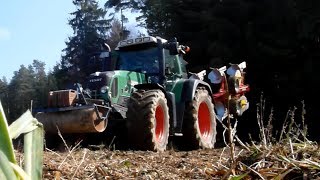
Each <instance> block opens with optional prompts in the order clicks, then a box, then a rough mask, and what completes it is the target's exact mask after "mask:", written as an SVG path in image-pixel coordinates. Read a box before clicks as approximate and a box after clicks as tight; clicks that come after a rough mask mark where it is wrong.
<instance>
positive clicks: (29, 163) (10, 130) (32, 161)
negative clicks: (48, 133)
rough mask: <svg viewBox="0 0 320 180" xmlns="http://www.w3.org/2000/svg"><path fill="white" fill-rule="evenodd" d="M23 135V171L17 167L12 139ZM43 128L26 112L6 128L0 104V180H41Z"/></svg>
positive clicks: (6, 124) (5, 120)
mask: <svg viewBox="0 0 320 180" xmlns="http://www.w3.org/2000/svg"><path fill="white" fill-rule="evenodd" d="M21 134H24V156H25V160H24V170H23V169H22V168H21V167H20V166H18V164H17V161H16V158H15V153H14V148H13V142H12V139H15V138H17V137H19V136H20V135H21ZM43 137H44V133H43V126H42V124H41V123H39V122H38V121H37V119H35V118H34V117H33V116H32V114H31V112H30V111H29V110H28V111H26V112H25V113H24V114H23V115H22V116H21V117H20V118H18V119H17V120H16V121H14V122H13V123H12V124H11V125H10V126H8V123H7V119H6V116H5V114H4V111H3V108H2V105H1V102H0V179H26V180H28V179H35V180H37V179H41V178H42V162H43Z"/></svg>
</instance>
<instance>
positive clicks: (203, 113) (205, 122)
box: [198, 102, 211, 141]
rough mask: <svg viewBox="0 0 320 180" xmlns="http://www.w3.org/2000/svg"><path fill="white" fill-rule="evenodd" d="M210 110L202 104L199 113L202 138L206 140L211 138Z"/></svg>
mask: <svg viewBox="0 0 320 180" xmlns="http://www.w3.org/2000/svg"><path fill="white" fill-rule="evenodd" d="M210 119H211V117H210V110H209V108H208V105H207V104H206V103H205V102H202V103H201V104H200V106H199V111H198V123H199V129H200V134H201V137H202V138H204V139H205V140H207V141H208V140H210V138H211V121H210Z"/></svg>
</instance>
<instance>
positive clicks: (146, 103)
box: [127, 90, 169, 151]
mask: <svg viewBox="0 0 320 180" xmlns="http://www.w3.org/2000/svg"><path fill="white" fill-rule="evenodd" d="M168 112H169V110H168V106H167V100H166V98H165V95H164V93H163V92H162V91H161V90H138V91H137V92H133V93H132V95H131V97H130V100H129V102H128V111H127V118H128V120H127V128H128V140H129V144H130V145H131V147H133V148H134V149H138V150H152V151H164V150H166V147H167V144H168V137H169V113H168Z"/></svg>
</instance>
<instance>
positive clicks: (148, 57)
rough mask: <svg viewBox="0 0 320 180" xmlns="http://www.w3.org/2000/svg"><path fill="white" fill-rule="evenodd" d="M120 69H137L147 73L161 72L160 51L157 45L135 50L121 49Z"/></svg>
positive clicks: (118, 66)
mask: <svg viewBox="0 0 320 180" xmlns="http://www.w3.org/2000/svg"><path fill="white" fill-rule="evenodd" d="M117 69H118V70H127V71H135V72H141V73H147V74H155V73H159V51H158V48H157V47H150V48H148V49H142V50H134V51H128V50H126V51H121V50H120V51H119V52H118V61H117Z"/></svg>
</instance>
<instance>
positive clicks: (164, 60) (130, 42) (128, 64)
mask: <svg viewBox="0 0 320 180" xmlns="http://www.w3.org/2000/svg"><path fill="white" fill-rule="evenodd" d="M183 48H185V47H184V46H179V44H178V42H177V41H176V40H175V39H174V40H172V41H167V40H165V39H162V38H160V37H151V36H150V37H140V38H133V39H127V40H123V41H121V42H119V44H118V47H117V48H116V51H117V54H118V57H117V61H116V65H115V69H117V70H127V71H134V72H139V73H144V74H145V75H146V77H147V79H148V82H149V83H158V84H160V85H163V84H164V83H165V82H171V81H175V80H176V79H181V78H187V70H186V62H185V61H184V60H183V58H182V55H181V54H182V53H181V52H184V51H183Z"/></svg>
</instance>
